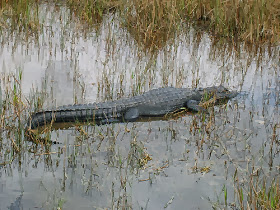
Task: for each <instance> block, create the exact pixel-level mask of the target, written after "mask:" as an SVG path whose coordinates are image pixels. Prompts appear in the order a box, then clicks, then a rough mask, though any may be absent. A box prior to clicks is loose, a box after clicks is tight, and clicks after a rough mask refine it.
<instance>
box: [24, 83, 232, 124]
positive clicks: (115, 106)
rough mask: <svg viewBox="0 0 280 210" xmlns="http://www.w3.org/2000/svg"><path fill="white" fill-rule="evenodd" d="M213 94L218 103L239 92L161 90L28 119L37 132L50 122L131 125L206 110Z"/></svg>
mask: <svg viewBox="0 0 280 210" xmlns="http://www.w3.org/2000/svg"><path fill="white" fill-rule="evenodd" d="M213 95H215V99H216V102H218V101H219V100H228V99H230V98H233V97H235V96H236V95H237V92H230V91H228V90H227V89H226V88H224V87H222V86H213V87H209V88H204V89H203V88H198V89H189V88H174V87H166V88H159V89H154V90H150V91H148V92H146V93H144V94H142V95H138V96H134V97H131V98H122V99H119V100H115V101H108V102H102V103H92V104H78V105H67V106H62V107H58V108H57V109H54V110H45V111H41V112H37V113H35V114H34V115H32V117H31V119H30V120H29V126H30V128H31V129H35V128H37V127H40V126H43V125H45V124H49V123H51V122H76V121H79V122H85V121H95V123H96V124H106V123H113V122H130V121H135V120H137V119H138V118H139V117H147V116H151V117H152V116H162V115H165V114H168V113H171V112H174V111H176V110H178V109H180V108H182V107H186V108H187V109H189V110H191V111H199V110H203V108H202V107H200V106H199V102H200V101H201V99H203V98H204V97H205V96H213Z"/></svg>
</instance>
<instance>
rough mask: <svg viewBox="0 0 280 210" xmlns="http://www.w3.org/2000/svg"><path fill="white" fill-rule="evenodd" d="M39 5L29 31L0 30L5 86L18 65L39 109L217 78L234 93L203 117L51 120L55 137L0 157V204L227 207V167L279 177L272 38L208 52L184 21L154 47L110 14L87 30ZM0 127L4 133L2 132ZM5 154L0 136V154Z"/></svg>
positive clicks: (243, 179)
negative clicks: (27, 36)
mask: <svg viewBox="0 0 280 210" xmlns="http://www.w3.org/2000/svg"><path fill="white" fill-rule="evenodd" d="M40 13H41V14H42V15H41V18H42V19H41V21H42V22H43V23H44V27H43V29H42V30H43V33H42V34H41V35H40V36H39V39H38V40H37V41H30V42H28V43H27V42H17V39H16V37H14V39H12V40H10V41H8V42H4V41H3V40H2V43H3V44H2V46H1V51H0V66H1V68H0V77H1V80H2V82H1V85H2V90H5V85H4V84H6V83H5V82H4V78H6V77H7V75H9V74H11V73H14V74H16V75H17V74H18V72H21V71H22V82H21V90H22V94H23V95H24V96H25V97H26V98H28V97H30V94H31V95H32V94H34V92H35V90H36V89H37V90H38V91H39V92H43V93H44V96H45V102H44V108H50V107H55V106H59V105H63V104H72V103H88V102H95V101H104V100H108V99H116V98H119V97H128V96H131V95H134V94H137V93H139V92H144V91H147V90H150V89H153V88H156V87H162V86H167V85H171V86H176V87H190V88H191V87H196V86H199V87H207V86H211V85H220V84H222V85H224V86H226V87H228V88H229V89H232V90H238V91H240V94H239V96H237V97H236V98H234V99H232V100H231V101H229V102H228V104H227V105H226V106H220V107H215V108H214V109H213V110H212V111H211V112H210V114H209V115H206V116H205V115H202V114H200V115H187V116H184V117H182V118H179V119H174V120H169V121H161V120H159V121H152V122H137V123H127V124H126V123H121V124H111V125H103V126H83V127H81V128H75V127H70V128H67V129H60V130H54V131H52V132H51V137H50V138H51V140H53V141H56V142H58V144H54V145H51V146H49V147H43V146H42V145H40V144H39V145H36V144H34V143H32V142H28V141H26V142H24V143H23V147H22V150H23V152H22V153H21V155H19V156H18V157H16V158H15V159H14V160H13V161H11V162H10V163H7V164H3V165H0V177H1V178H0V209H34V208H39V209H54V208H59V207H60V208H65V209H78V208H79V209H104V208H109V209H119V208H133V209H164V208H166V209H211V208H212V207H217V208H224V207H225V196H224V190H225V189H227V194H228V195H227V205H228V207H229V208H234V205H235V203H236V202H237V198H236V197H237V195H236V191H235V188H234V186H235V185H236V183H235V182H234V180H236V176H238V183H240V185H246V183H248V182H249V181H250V174H251V173H253V172H256V171H258V173H259V175H260V176H268V177H270V178H271V179H273V178H279V166H280V162H279V132H280V122H279V119H280V117H279V115H280V111H279V91H280V77H279V72H280V67H279V64H280V63H279V47H275V48H273V49H272V53H271V54H269V53H268V51H264V52H262V53H257V54H256V55H255V56H252V55H249V54H248V53H246V52H245V50H244V49H243V47H242V46H241V49H240V53H237V52H234V51H230V52H227V51H226V50H225V52H224V54H223V53H217V52H214V50H213V49H214V48H213V47H212V46H211V39H210V38H209V36H208V35H207V34H203V35H202V38H201V42H200V43H199V44H198V43H197V42H196V36H195V34H196V31H194V30H192V29H190V31H184V30H182V32H180V33H178V35H177V37H176V38H175V41H174V43H173V42H171V43H168V44H167V45H166V46H165V47H164V48H163V49H161V50H160V51H158V52H157V53H156V54H153V55H151V54H149V53H145V52H143V50H141V48H140V47H139V46H137V43H136V42H135V41H134V40H133V38H132V37H131V36H130V34H129V33H128V32H127V30H126V29H125V28H123V27H122V25H121V24H120V22H119V20H118V18H117V16H114V15H110V14H108V15H107V16H105V18H104V20H103V22H102V25H101V26H100V28H99V30H98V31H94V29H92V31H89V32H88V33H86V35H85V34H83V33H82V32H81V31H79V25H78V24H76V23H75V21H73V20H70V14H69V11H68V10H67V9H66V8H65V7H63V6H61V8H60V9H58V8H56V7H54V6H52V5H45V4H43V5H41V6H40ZM186 30H187V29H186ZM237 54H238V56H237ZM260 58H261V59H260ZM2 94H5V93H4V91H3V93H2ZM3 97H4V96H3ZM1 136H2V137H1V139H0V140H1V142H2V143H1V144H6V143H7V142H10V141H11V139H9V138H7V135H4V134H3V135H2V134H1ZM5 154H6V151H4V147H2V146H1V149H0V161H1V162H6V161H7V160H6V156H5ZM147 156H149V157H151V158H152V159H151V160H149V161H148V162H147V163H146V162H145V164H142V165H141V164H140V163H139V160H141V159H142V160H143V159H145V158H144V157H147ZM141 166H142V167H141ZM245 194H246V192H245Z"/></svg>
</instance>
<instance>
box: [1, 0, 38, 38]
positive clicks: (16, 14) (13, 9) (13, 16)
mask: <svg viewBox="0 0 280 210" xmlns="http://www.w3.org/2000/svg"><path fill="white" fill-rule="evenodd" d="M38 4H39V3H38V1H36V0H21V1H1V3H0V31H1V33H3V32H5V31H8V33H9V34H11V35H12V34H13V33H14V32H16V33H19V34H22V35H23V38H24V39H28V38H29V37H30V36H37V37H38V34H39V32H40V30H41V26H40V23H39V9H38V6H39V5H38ZM18 37H20V36H18Z"/></svg>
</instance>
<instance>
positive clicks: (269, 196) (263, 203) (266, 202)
mask: <svg viewBox="0 0 280 210" xmlns="http://www.w3.org/2000/svg"><path fill="white" fill-rule="evenodd" d="M249 177H250V180H249V183H248V185H241V184H240V183H239V178H238V175H237V173H236V174H235V177H234V180H235V183H234V185H235V192H236V196H237V200H238V203H239V206H240V208H241V209H248V208H249V209H275V210H276V209H279V208H280V188H279V179H273V180H271V179H269V177H266V176H263V175H261V174H260V173H259V172H258V171H257V173H253V172H252V174H250V176H249Z"/></svg>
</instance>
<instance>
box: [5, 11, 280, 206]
mask: <svg viewBox="0 0 280 210" xmlns="http://www.w3.org/2000/svg"><path fill="white" fill-rule="evenodd" d="M41 9H42V11H44V10H45V9H46V8H45V7H42V8H41ZM51 9H52V8H51ZM67 12H68V11H66V12H65V13H63V14H64V16H63V17H65V18H66V17H67V16H66V14H67ZM58 17H59V14H58V13H54V12H53V11H52V12H47V13H46V15H45V19H46V23H45V24H46V25H49V26H52V29H51V28H50V27H45V28H44V32H45V33H44V35H41V36H40V39H39V46H40V47H38V46H37V44H35V43H34V42H31V43H30V44H29V45H28V46H27V45H26V44H24V45H18V46H17V47H16V48H13V49H12V46H13V45H14V44H15V42H12V41H11V42H9V44H8V43H6V44H4V46H3V48H2V49H1V52H0V74H7V73H9V72H16V70H18V69H22V70H23V81H22V90H23V93H24V94H26V95H28V94H29V92H30V89H31V88H32V87H38V88H39V90H41V89H42V82H44V81H46V83H47V92H48V93H49V94H50V97H51V98H50V99H51V100H48V101H47V102H46V104H45V106H46V107H49V106H53V105H62V104H69V103H73V102H74V101H75V100H74V98H75V96H77V100H78V102H83V99H81V97H82V93H81V92H82V89H83V88H84V89H85V102H93V101H96V100H99V99H98V98H97V95H98V83H100V85H101V87H102V84H104V85H105V86H106V84H105V82H104V81H106V80H108V82H109V85H110V86H111V88H113V92H114V90H119V88H123V89H124V90H125V93H126V94H131V92H132V89H135V86H136V85H137V83H139V84H141V87H142V89H141V91H145V90H148V89H150V88H154V87H159V86H165V85H167V84H168V85H172V86H178V87H181V86H183V87H194V86H195V85H196V84H197V85H198V86H199V87H207V86H211V85H219V84H223V85H224V86H226V87H229V88H230V89H234V90H242V91H243V93H244V95H242V94H241V96H239V97H238V99H237V100H238V102H240V103H239V104H238V106H239V110H238V111H239V114H240V113H241V114H240V115H241V116H234V117H232V116H231V117H232V118H231V120H232V121H233V120H236V123H235V126H236V128H240V129H244V130H246V129H248V130H249V131H252V132H254V135H255V136H259V137H255V136H254V138H256V139H254V138H253V139H249V143H250V144H252V145H254V147H255V150H254V149H253V150H254V151H253V152H254V153H256V154H257V153H258V152H259V151H258V148H259V147H261V146H262V143H263V142H264V141H266V140H267V139H268V138H269V136H270V134H271V133H270V131H271V130H269V128H270V127H271V126H272V123H276V122H278V123H279V109H278V107H279V91H280V90H279V88H280V87H279V86H280V84H279V79H280V78H279V72H280V70H279V60H277V58H276V59H275V58H269V57H268V55H267V54H264V55H263V61H262V62H260V64H259V65H257V60H256V59H255V58H252V59H250V58H248V57H249V56H248V55H247V54H246V53H244V52H242V53H241V55H240V58H239V59H237V58H236V59H234V58H233V57H232V56H230V57H228V58H226V57H222V58H217V59H216V60H212V59H210V57H211V56H213V55H212V54H213V52H211V46H210V39H209V37H208V36H207V35H204V36H203V38H202V41H201V43H200V45H199V47H198V48H196V47H194V46H195V45H194V44H193V40H192V39H193V38H192V36H193V32H190V34H188V35H184V34H181V35H179V36H178V38H177V39H176V41H175V43H174V44H173V45H168V46H166V47H165V48H164V49H163V50H161V51H160V52H159V53H158V55H156V56H155V57H152V58H151V56H149V55H146V56H145V54H144V53H143V52H141V51H140V50H138V48H137V46H136V44H135V43H134V42H133V40H131V39H130V37H129V34H127V33H126V31H125V30H124V29H122V28H120V27H119V25H118V22H117V21H116V20H115V21H114V22H113V23H112V22H111V20H110V18H108V19H107V20H106V21H105V22H104V23H103V26H102V27H101V31H99V32H98V36H97V34H96V33H94V32H93V33H91V34H88V35H87V38H82V37H76V36H75V34H74V33H73V31H72V27H74V26H75V25H73V24H68V20H67V19H64V20H63V22H62V23H60V22H59V21H57V20H59V18H58ZM62 34H63V35H62ZM107 40H110V42H107ZM278 59H279V58H278ZM249 61H250V62H249ZM277 62H278V63H277ZM122 77H123V81H124V82H123V86H120V82H119V81H120V78H122ZM101 95H102V94H101ZM244 96H245V97H244ZM114 97H116V96H114ZM244 98H245V99H244ZM276 105H277V106H276ZM252 113H253V114H252ZM250 118H251V119H250ZM166 124H167V123H166ZM179 124H180V123H179ZM221 124H222V123H221ZM160 126H162V125H160ZM160 126H158V127H160ZM167 127H168V126H167ZM236 128H235V129H236ZM139 129H141V128H139ZM183 129H185V128H183ZM183 129H182V130H183ZM143 130H144V131H142V132H147V131H146V128H143ZM166 130H167V129H166ZM229 130H230V129H229ZM242 132H243V130H242ZM65 133H66V134H65ZM65 133H64V135H65V136H66V137H67V136H68V135H69V136H71V138H74V137H73V136H72V134H71V132H70V131H67V132H65ZM240 133H241V131H240ZM240 133H239V135H240V136H241V137H240V138H241V139H242V138H243V136H242V135H241V134H240ZM242 134H243V133H242ZM144 135H147V134H146V133H143V135H142V136H144ZM161 135H162V134H158V136H159V137H157V138H155V139H156V140H158V141H161V140H162V139H161ZM183 135H186V134H184V133H183V134H182V136H183ZM61 136H63V134H61ZM65 136H63V137H65ZM163 136H164V135H163ZM252 136H253V135H252ZM66 137H65V138H66ZM67 138H68V137H67ZM147 138H149V136H148V137H147ZM238 138H239V136H238V135H237V137H236V139H238ZM126 140H127V139H126ZM73 141H74V140H73ZM123 143H124V142H123ZM151 143H154V144H155V145H154V147H152V149H154V150H156V148H158V146H159V145H158V144H159V143H158V142H151ZM177 143H178V142H177ZM242 143H243V142H242ZM174 144H175V143H174ZM175 145H176V144H175ZM160 146H162V148H161V149H162V150H161V152H162V151H165V148H166V147H167V146H166V145H165V143H164V142H163V143H160ZM168 147H175V146H174V145H168ZM175 148H176V149H178V150H179V149H180V148H181V149H182V145H181V144H180V145H176V147H175ZM183 149H184V148H183ZM54 150H55V149H54ZM178 150H176V151H178ZM174 151H175V149H174ZM166 153H168V152H166ZM244 154H245V152H244ZM161 155H163V154H162V153H160V154H159V155H158V156H161ZM165 155H166V158H167V157H168V155H169V154H165ZM172 155H176V152H174V153H173V154H171V155H170V156H172ZM102 158H104V157H100V159H102ZM176 158H179V157H177V156H176ZM66 159H67V158H66ZM244 159H245V155H244ZM32 161H33V160H32ZM26 164H27V163H26ZM27 165H28V164H27ZM89 165H90V164H89ZM79 166H80V165H78V166H77V167H79ZM37 167H38V168H35V169H31V167H30V166H29V168H28V170H29V171H28V172H27V173H28V176H27V177H26V178H24V177H20V176H21V175H22V174H21V172H20V173H19V174H17V173H15V174H14V175H12V177H13V179H14V180H17V181H18V180H19V183H21V184H23V183H24V184H25V185H26V186H25V191H27V192H34V191H36V190H38V189H35V188H36V187H38V186H37V185H35V186H36V187H34V185H32V184H34V183H36V184H38V182H39V181H41V180H43V181H42V182H44V183H46V184H45V185H44V183H43V184H42V185H44V186H52V185H53V186H55V185H56V184H58V183H59V184H60V182H61V180H62V177H60V176H61V174H63V172H62V168H61V167H58V168H57V169H55V179H52V178H50V177H51V176H52V175H53V174H54V173H52V172H49V171H47V170H46V169H42V168H41V169H42V170H41V171H40V170H39V168H40V167H44V166H41V165H40V164H39V166H37ZM104 167H105V166H104ZM182 168H184V166H183V167H182ZM44 170H46V171H44ZM68 170H70V169H68ZM81 170H83V169H81ZM106 170H107V169H106ZM109 170H110V173H109V174H107V175H108V177H110V178H109V181H108V180H106V181H108V182H109V183H107V185H106V187H107V188H109V187H110V185H111V179H112V180H113V179H114V175H115V174H114V169H112V168H110V169H109ZM176 170H178V171H179V169H178V168H177V169H176ZM176 170H170V169H168V170H167V172H168V173H175V171H176ZM184 170H185V169H183V170H182V171H184ZM38 171H40V173H39V172H38ZM72 173H73V174H74V175H73V177H74V178H73V177H72V178H73V179H78V178H80V174H78V175H77V177H76V176H75V173H79V172H78V170H77V171H75V172H74V170H73V172H72ZM69 174H71V173H70V172H69ZM174 176H178V177H181V176H182V177H181V178H180V179H182V180H183V182H184V184H187V185H188V186H189V185H190V189H191V190H192V191H193V190H194V189H195V188H196V185H195V186H192V185H193V183H194V182H195V178H194V180H193V179H191V181H190V179H189V177H188V176H185V174H184V175H182V174H180V175H174ZM7 177H8V175H7ZM7 177H6V178H7ZM108 177H107V178H108ZM192 178H193V177H192ZM69 179H70V178H69ZM214 179H215V178H213V180H214ZM99 180H101V178H99ZM213 180H212V181H213ZM79 181H80V180H76V181H74V183H76V186H73V189H74V190H72V192H71V190H70V192H69V191H67V190H66V191H67V192H66V193H69V194H72V197H71V195H68V196H69V197H70V198H73V199H80V200H79V202H78V204H79V205H80V204H81V203H82V201H83V198H80V197H79V196H77V197H78V198H75V193H76V194H80V193H82V192H84V189H83V186H82V184H81V183H80V182H79ZM103 181H104V180H103ZM106 181H104V182H106ZM13 182H14V181H13V180H11V179H9V180H8V181H7V182H6V183H4V184H3V183H2V185H0V193H3V192H4V191H6V189H7V188H8V189H10V190H12V191H13V192H16V189H18V185H16V186H15V185H14V184H13ZM165 182H166V179H165V177H164V178H162V177H159V178H158V183H159V185H160V184H161V183H165ZM173 182H174V181H173V180H172V179H170V180H168V183H170V186H171V188H172V189H173V190H174V191H177V190H178V188H179V190H181V191H182V194H184V192H185V191H184V190H185V188H184V187H182V189H181V188H180V186H177V185H172V183H173ZM29 183H30V184H29ZM77 183H78V184H77ZM147 183H148V182H147ZM202 183H204V182H202ZM177 184H178V183H177ZM204 184H205V183H204ZM147 185H149V184H147ZM135 186H136V190H135V192H136V194H135V196H136V197H137V196H140V199H141V198H142V197H141V196H142V195H138V194H137V191H138V192H143V191H145V190H147V194H148V193H149V189H150V188H149V186H144V189H142V190H140V191H139V189H141V188H143V185H140V184H139V183H138V184H135V185H134V187H135ZM167 186H168V188H164V190H166V191H168V190H170V187H169V185H167ZM50 188H51V187H50ZM103 188H104V189H105V187H104V186H103ZM206 188H207V187H206ZM104 189H103V190H104ZM1 190H2V192H1ZM55 190H57V189H53V188H51V189H45V191H44V192H45V194H46V195H48V194H51V195H52V193H53V191H55ZM157 190H159V191H160V192H161V191H162V188H156V191H157ZM200 190H202V191H204V192H205V191H208V190H209V189H205V188H204V189H201V188H197V191H195V192H194V194H195V195H196V194H197V195H196V196H199V195H200ZM58 191H59V190H58ZM100 191H102V190H100ZM154 192H155V191H153V190H151V191H150V194H151V196H152V195H154V196H155V197H156V198H155V199H158V202H156V204H158V203H159V202H162V200H161V199H160V198H159V197H157V196H156V194H155V193H154ZM55 193H57V194H59V193H60V192H55ZM95 193H96V194H98V195H99V196H100V194H102V193H100V192H98V191H97V192H95ZM11 194H16V195H15V196H14V197H15V198H16V197H18V193H11ZM73 194H74V196H73ZM106 195H107V194H106ZM9 196H10V195H9ZM33 196H34V194H31V195H30V194H29V195H28V194H26V193H25V194H24V199H30V200H29V202H26V203H29V204H30V205H31V207H30V208H32V206H34V205H35V204H33V203H30V202H31V201H34V200H35V199H32V197H33ZM36 196H38V197H40V196H41V195H36ZM164 196H166V197H164V201H166V202H167V201H168V200H169V199H170V198H171V197H172V194H170V195H167V194H164ZM81 197H83V196H81ZM100 197H102V196H100ZM36 198H37V197H36ZM106 198H108V197H106ZM175 199H178V197H176V198H175ZM191 199H192V197H190V198H189V200H191ZM0 200H1V198H0ZM13 200H15V199H13V198H11V200H10V201H8V202H7V205H5V206H4V207H7V206H8V205H9V204H11V203H12V202H13ZM38 200H40V201H41V198H38ZM88 200H89V199H88ZM104 200H105V198H104ZM179 200H180V199H179ZM1 201H2V200H1ZM153 201H154V200H153ZM182 201H185V200H184V198H181V200H180V202H182ZM197 201H198V202H199V201H200V200H195V201H194V202H197ZM90 202H91V203H92V201H90ZM106 202H107V201H104V203H106ZM46 203H47V202H46ZM156 204H155V205H156ZM3 205H4V204H3ZM36 205H37V203H36ZM92 205H93V204H92ZM141 205H142V204H141ZM151 205H154V204H153V203H152V204H151ZM203 205H204V204H203ZM142 206H144V204H143V205H142ZM1 207H3V206H1V205H0V208H1Z"/></svg>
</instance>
